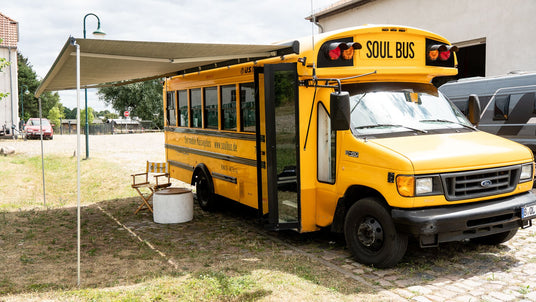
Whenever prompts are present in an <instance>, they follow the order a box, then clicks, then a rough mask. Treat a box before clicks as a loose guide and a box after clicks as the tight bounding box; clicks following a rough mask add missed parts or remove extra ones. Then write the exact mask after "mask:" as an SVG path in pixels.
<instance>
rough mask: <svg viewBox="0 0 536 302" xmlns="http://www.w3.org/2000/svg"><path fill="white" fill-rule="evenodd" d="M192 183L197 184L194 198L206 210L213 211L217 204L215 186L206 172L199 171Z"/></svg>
mask: <svg viewBox="0 0 536 302" xmlns="http://www.w3.org/2000/svg"><path fill="white" fill-rule="evenodd" d="M192 185H194V186H195V195H194V198H195V199H196V200H197V203H198V204H199V207H201V209H202V210H204V211H213V210H214V209H215V204H216V202H215V194H214V187H213V185H212V182H211V181H210V179H209V178H208V176H207V175H206V173H205V172H203V171H198V172H197V173H196V174H195V176H194V178H193V180H192Z"/></svg>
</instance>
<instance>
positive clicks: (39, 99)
mask: <svg viewBox="0 0 536 302" xmlns="http://www.w3.org/2000/svg"><path fill="white" fill-rule="evenodd" d="M37 101H38V103H39V132H40V133H41V135H40V137H41V173H42V175H43V206H44V207H46V206H47V199H46V190H45V151H44V149H43V114H42V111H41V98H38V99H37Z"/></svg>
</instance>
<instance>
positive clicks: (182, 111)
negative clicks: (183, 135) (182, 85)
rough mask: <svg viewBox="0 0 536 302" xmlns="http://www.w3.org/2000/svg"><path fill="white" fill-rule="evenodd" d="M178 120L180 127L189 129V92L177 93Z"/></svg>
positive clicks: (180, 91)
mask: <svg viewBox="0 0 536 302" xmlns="http://www.w3.org/2000/svg"><path fill="white" fill-rule="evenodd" d="M177 120H178V122H179V126H181V127H188V126H189V125H188V90H179V91H177Z"/></svg>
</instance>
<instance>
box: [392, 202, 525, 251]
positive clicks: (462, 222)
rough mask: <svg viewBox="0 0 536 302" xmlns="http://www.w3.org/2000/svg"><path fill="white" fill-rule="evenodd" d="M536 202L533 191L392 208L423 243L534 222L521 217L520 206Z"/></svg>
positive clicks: (406, 229)
mask: <svg viewBox="0 0 536 302" xmlns="http://www.w3.org/2000/svg"><path fill="white" fill-rule="evenodd" d="M534 203H536V196H535V195H534V194H532V192H527V193H522V194H518V195H514V196H509V197H504V198H500V199H495V200H492V201H487V202H477V203H470V204H462V205H453V206H446V207H438V208H431V209H419V210H406V209H400V208H397V209H393V210H392V211H391V215H392V217H393V221H394V223H395V224H396V226H397V228H398V230H400V231H401V232H404V233H408V234H411V235H413V236H415V237H416V238H418V239H419V241H420V244H421V246H422V247H428V246H437V245H438V244H439V243H441V242H449V241H460V240H464V239H470V238H476V237H482V236H487V235H492V234H497V233H503V232H507V231H509V230H512V229H516V228H519V227H529V226H531V225H532V222H531V220H530V219H522V218H521V208H522V207H524V206H527V205H530V204H534Z"/></svg>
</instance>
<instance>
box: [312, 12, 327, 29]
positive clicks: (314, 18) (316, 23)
mask: <svg viewBox="0 0 536 302" xmlns="http://www.w3.org/2000/svg"><path fill="white" fill-rule="evenodd" d="M311 22H313V24H314V25H316V26H317V27H318V32H319V33H323V32H324V27H322V25H320V23H318V21H316V16H315V15H313V18H312V19H311Z"/></svg>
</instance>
